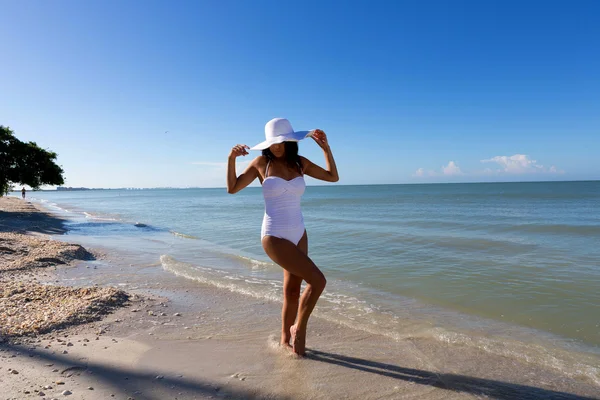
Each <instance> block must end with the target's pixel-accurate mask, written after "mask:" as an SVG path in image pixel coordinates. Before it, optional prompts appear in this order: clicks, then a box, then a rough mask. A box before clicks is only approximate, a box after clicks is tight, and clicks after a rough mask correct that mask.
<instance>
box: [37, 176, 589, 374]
mask: <svg viewBox="0 0 600 400" xmlns="http://www.w3.org/2000/svg"><path fill="white" fill-rule="evenodd" d="M28 199H29V200H33V201H35V202H40V203H42V204H43V205H44V206H45V207H47V208H49V209H50V210H51V211H53V212H55V213H58V214H61V215H62V216H64V217H66V218H68V220H69V223H68V228H69V231H68V233H67V234H66V236H65V237H64V240H68V241H73V242H77V243H82V244H83V245H87V246H94V245H96V246H102V247H105V248H106V247H108V248H112V249H115V251H117V252H118V251H127V252H132V251H135V252H138V253H139V254H140V255H143V257H145V259H146V260H147V261H148V262H156V263H159V265H160V266H161V267H162V271H163V273H166V274H176V275H179V276H182V277H185V278H187V279H189V280H191V281H198V282H202V283H203V284H210V285H212V286H215V287H218V288H222V289H223V290H226V291H231V292H236V293H239V294H243V295H246V296H252V297H254V298H263V299H265V300H272V301H280V299H281V288H282V282H281V280H282V273H281V269H280V267H278V266H277V265H275V264H273V263H272V262H270V260H269V259H268V258H267V257H266V255H265V254H264V252H263V250H262V247H261V244H260V226H261V221H262V216H263V210H264V204H263V199H262V194H261V189H260V188H259V187H250V188H247V189H245V190H243V191H242V192H240V193H238V194H236V195H230V194H227V193H226V191H225V189H223V188H220V189H147V190H90V191H60V192H59V191H38V192H30V193H28ZM302 205H303V214H304V220H305V225H306V228H307V231H308V238H309V256H310V257H311V258H312V259H313V260H314V261H315V263H316V264H317V265H318V266H319V267H320V268H321V269H322V271H323V272H324V273H325V275H326V277H327V278H328V286H327V288H326V291H325V293H324V295H323V297H322V299H321V300H320V301H319V303H318V305H317V309H316V311H315V315H318V316H319V317H322V318H325V319H328V320H329V321H331V322H333V323H337V324H341V325H343V326H347V327H352V328H353V329H359V330H363V331H365V332H370V333H373V334H378V335H384V336H386V337H388V338H391V339H393V340H403V339H406V338H414V337H429V338H434V339H436V340H439V341H441V342H445V343H448V344H450V345H452V344H456V345H465V344H466V343H468V344H469V345H472V346H476V347H478V348H480V349H485V351H490V352H497V353H498V354H502V355H505V354H509V355H512V356H515V357H525V358H528V359H535V360H537V361H536V362H539V363H555V364H556V363H557V362H559V363H560V364H561V365H562V366H561V368H563V367H564V368H565V369H570V370H573V368H575V367H574V366H577V367H576V369H577V371H578V372H577V374H579V375H581V376H584V377H586V378H589V379H592V380H593V381H594V382H596V384H600V372H599V370H598V363H597V361H598V360H600V290H599V286H600V285H599V284H600V246H599V244H600V182H540V183H476V184H427V185H364V186H342V185H329V186H308V187H307V189H306V193H305V195H304V197H303V201H302ZM274 317H276V318H279V316H274ZM557 360H558V361H557ZM577 374H575V375H574V376H576V375H577ZM579 375H577V376H579Z"/></svg>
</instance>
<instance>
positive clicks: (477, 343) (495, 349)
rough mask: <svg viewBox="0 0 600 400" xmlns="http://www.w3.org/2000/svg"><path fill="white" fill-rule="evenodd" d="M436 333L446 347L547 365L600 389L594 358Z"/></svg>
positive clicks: (598, 372) (515, 342) (540, 347)
mask: <svg viewBox="0 0 600 400" xmlns="http://www.w3.org/2000/svg"><path fill="white" fill-rule="evenodd" d="M433 333H434V335H433V337H434V338H435V339H436V340H439V341H441V342H444V343H448V344H451V345H458V346H468V347H474V348H477V349H479V350H483V351H485V352H486V353H489V354H494V355H499V356H502V357H509V358H513V359H518V360H521V361H524V362H526V363H528V364H536V365H543V366H545V367H549V368H552V369H554V370H557V371H560V372H561V373H563V374H565V375H567V376H568V377H570V378H573V379H586V380H589V381H591V382H593V383H594V384H596V385H600V368H599V367H597V366H595V364H594V360H591V357H590V360H589V361H590V363H589V364H588V363H586V362H584V361H583V359H585V358H588V357H589V356H587V355H586V354H576V355H573V354H572V353H567V352H564V351H561V350H559V349H556V348H555V349H552V351H549V349H547V348H545V347H543V346H540V345H536V344H532V343H522V342H517V341H508V340H506V339H502V340H496V339H491V338H487V337H479V336H472V335H466V334H463V333H458V332H450V331H446V330H444V329H441V328H435V329H434V332H433Z"/></svg>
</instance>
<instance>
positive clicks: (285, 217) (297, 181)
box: [261, 162, 306, 245]
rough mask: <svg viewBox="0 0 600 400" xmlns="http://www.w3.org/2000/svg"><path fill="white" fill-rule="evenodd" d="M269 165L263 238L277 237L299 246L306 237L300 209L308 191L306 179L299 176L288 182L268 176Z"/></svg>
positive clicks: (264, 194)
mask: <svg viewBox="0 0 600 400" xmlns="http://www.w3.org/2000/svg"><path fill="white" fill-rule="evenodd" d="M269 165H270V162H269V163H268V164H267V168H266V171H265V180H264V181H263V184H262V190H263V197H264V198H265V216H264V217H263V223H262V229H261V238H263V237H265V236H267V235H269V236H275V237H278V238H281V239H286V240H289V241H290V242H292V243H294V244H295V245H298V243H299V242H300V239H302V236H303V235H304V218H303V217H302V210H301V209H300V199H301V197H302V194H304V190H305V189H306V183H305V182H304V177H303V176H298V177H296V178H294V179H291V180H289V181H287V180H285V179H283V178H280V177H278V176H268V175H269Z"/></svg>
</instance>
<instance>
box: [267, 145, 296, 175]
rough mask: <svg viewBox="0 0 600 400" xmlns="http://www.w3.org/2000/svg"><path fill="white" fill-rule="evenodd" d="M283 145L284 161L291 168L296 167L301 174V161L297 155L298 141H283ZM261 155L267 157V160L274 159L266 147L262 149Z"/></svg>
mask: <svg viewBox="0 0 600 400" xmlns="http://www.w3.org/2000/svg"><path fill="white" fill-rule="evenodd" d="M283 146H284V149H285V154H284V156H283V157H284V158H285V163H286V164H287V166H288V167H290V168H291V169H296V170H298V172H300V173H301V174H302V173H303V172H302V162H301V161H300V156H299V155H298V142H283ZM262 155H263V156H265V157H267V160H269V161H271V160H274V159H275V156H274V155H273V153H271V150H269V148H268V147H267V148H266V149H264V150H263V151H262Z"/></svg>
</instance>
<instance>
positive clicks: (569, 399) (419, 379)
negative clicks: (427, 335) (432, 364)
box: [306, 350, 597, 400]
mask: <svg viewBox="0 0 600 400" xmlns="http://www.w3.org/2000/svg"><path fill="white" fill-rule="evenodd" d="M306 357H307V358H309V359H311V360H315V361H321V362H326V363H330V364H334V365H339V366H342V367H346V368H352V369H356V370H359V371H364V372H370V373H373V374H379V375H382V376H387V377H390V378H395V379H401V380H404V381H408V382H414V383H418V384H421V385H429V386H434V387H437V388H440V389H445V390H452V391H454V392H465V393H469V394H472V395H477V396H487V397H488V398H491V399H500V400H509V399H510V400H514V399H519V400H521V399H523V400H525V399H527V400H529V399H536V400H537V399H539V400H542V399H544V400H548V399H564V400H594V399H595V398H593V397H585V396H578V395H574V394H570V393H564V392H557V391H553V390H548V389H542V388H537V387H533V386H526V385H519V384H514V383H508V382H500V381H494V380H490V379H482V378H475V377H470V376H464V375H456V374H445V373H435V372H429V371H423V370H419V369H412V368H404V367H398V366H396V365H392V364H386V363H381V362H377V361H369V360H364V359H361V358H355V357H349V356H343V355H340V354H335V353H328V352H323V351H318V350H309V351H307V352H306ZM596 400H597V398H596Z"/></svg>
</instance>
